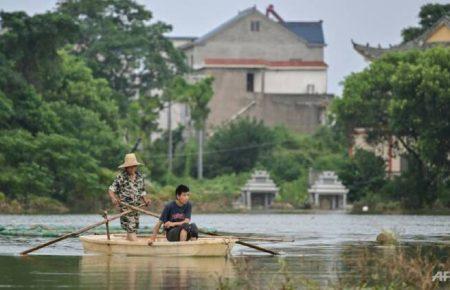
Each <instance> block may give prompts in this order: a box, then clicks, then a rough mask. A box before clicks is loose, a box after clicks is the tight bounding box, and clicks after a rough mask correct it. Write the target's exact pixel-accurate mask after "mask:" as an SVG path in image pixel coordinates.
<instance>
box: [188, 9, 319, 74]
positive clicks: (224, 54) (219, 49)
mask: <svg viewBox="0 0 450 290" xmlns="http://www.w3.org/2000/svg"><path fill="white" fill-rule="evenodd" d="M252 21H259V22H260V29H259V31H258V32H255V31H251V29H250V23H251V22H252ZM186 54H187V56H188V61H189V60H191V59H192V57H193V67H194V68H200V67H202V66H203V65H204V62H203V60H204V59H205V58H246V59H249V58H250V59H265V60H291V59H295V60H304V61H323V59H324V56H323V47H321V46H308V45H307V44H306V42H303V41H302V40H300V39H299V37H298V36H297V35H295V34H294V33H293V32H291V31H289V30H288V29H287V28H285V27H283V26H281V25H280V24H278V23H276V22H274V21H272V20H270V19H268V18H267V17H265V16H264V15H262V14H260V13H256V12H255V13H254V14H252V15H250V16H248V17H245V18H243V19H241V20H239V21H238V22H237V23H235V24H234V25H233V26H232V27H230V28H229V29H226V30H224V31H223V32H222V33H219V34H217V35H215V36H213V37H212V38H211V39H209V40H208V41H207V42H206V43H205V44H203V45H196V46H194V47H193V48H191V49H188V50H186ZM191 56H192V57H191Z"/></svg>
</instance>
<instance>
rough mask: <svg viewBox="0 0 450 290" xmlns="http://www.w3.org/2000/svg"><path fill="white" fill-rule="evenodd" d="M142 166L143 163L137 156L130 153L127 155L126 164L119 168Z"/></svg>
mask: <svg viewBox="0 0 450 290" xmlns="http://www.w3.org/2000/svg"><path fill="white" fill-rule="evenodd" d="M137 165H142V163H139V162H138V161H137V159H136V155H134V153H129V154H127V155H125V162H124V163H123V164H122V165H120V166H119V168H125V167H130V166H137Z"/></svg>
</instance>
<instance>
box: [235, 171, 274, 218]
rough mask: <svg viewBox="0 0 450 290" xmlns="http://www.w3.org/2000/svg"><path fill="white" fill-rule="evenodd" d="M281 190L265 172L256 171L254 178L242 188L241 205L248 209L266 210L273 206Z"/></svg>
mask: <svg viewBox="0 0 450 290" xmlns="http://www.w3.org/2000/svg"><path fill="white" fill-rule="evenodd" d="M278 192H279V188H278V187H277V186H276V184H275V183H274V182H273V180H272V179H271V178H270V176H269V173H268V172H267V171H265V170H256V171H255V172H254V173H253V174H252V177H251V178H250V179H249V180H248V181H247V183H246V184H245V185H244V187H242V188H241V197H240V200H239V203H240V204H241V205H243V206H244V207H245V208H246V209H252V208H264V209H268V208H270V207H271V206H272V203H273V201H274V200H275V197H276V196H277V195H278Z"/></svg>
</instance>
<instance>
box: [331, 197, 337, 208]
mask: <svg viewBox="0 0 450 290" xmlns="http://www.w3.org/2000/svg"><path fill="white" fill-rule="evenodd" d="M336 199H337V196H336V195H332V196H331V209H336Z"/></svg>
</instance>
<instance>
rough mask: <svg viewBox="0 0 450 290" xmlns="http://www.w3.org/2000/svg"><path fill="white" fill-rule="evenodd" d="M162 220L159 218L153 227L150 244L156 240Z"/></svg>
mask: <svg viewBox="0 0 450 290" xmlns="http://www.w3.org/2000/svg"><path fill="white" fill-rule="evenodd" d="M162 224H163V223H162V221H160V220H158V222H157V223H156V225H155V226H154V227H153V232H152V235H151V236H150V240H149V244H151V243H153V242H154V241H155V240H156V236H158V232H159V229H160V228H161V225H162Z"/></svg>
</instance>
